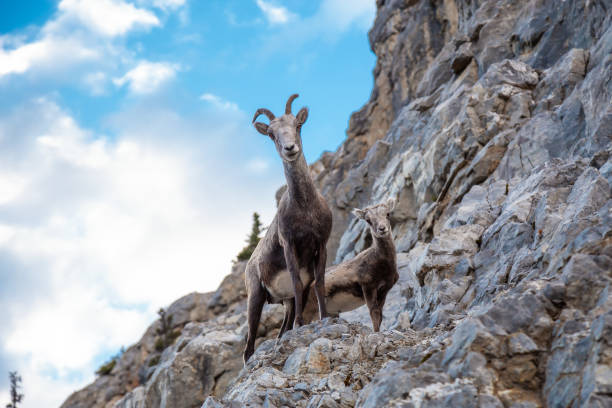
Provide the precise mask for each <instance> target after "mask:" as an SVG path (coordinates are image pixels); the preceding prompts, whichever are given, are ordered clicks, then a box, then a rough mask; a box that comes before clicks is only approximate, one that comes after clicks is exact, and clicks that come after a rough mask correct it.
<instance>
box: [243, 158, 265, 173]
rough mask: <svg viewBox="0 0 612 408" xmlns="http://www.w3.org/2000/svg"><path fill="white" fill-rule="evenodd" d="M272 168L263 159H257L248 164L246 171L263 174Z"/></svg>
mask: <svg viewBox="0 0 612 408" xmlns="http://www.w3.org/2000/svg"><path fill="white" fill-rule="evenodd" d="M269 167H270V163H269V162H268V161H267V160H266V159H263V158H261V157H255V158H253V159H251V160H249V161H248V162H247V163H246V169H247V170H249V171H251V172H253V173H263V172H265V171H266V170H268V168H269Z"/></svg>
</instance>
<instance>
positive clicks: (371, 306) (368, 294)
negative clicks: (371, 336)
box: [363, 288, 386, 332]
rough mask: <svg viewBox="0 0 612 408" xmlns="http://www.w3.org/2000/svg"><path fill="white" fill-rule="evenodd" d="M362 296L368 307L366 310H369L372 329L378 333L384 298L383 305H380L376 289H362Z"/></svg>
mask: <svg viewBox="0 0 612 408" xmlns="http://www.w3.org/2000/svg"><path fill="white" fill-rule="evenodd" d="M385 295H386V293H385ZM363 296H364V298H365V301H366V305H368V310H370V319H372V327H373V328H374V331H375V332H377V331H380V324H381V322H382V307H383V305H384V297H383V303H380V298H379V296H378V291H377V290H376V288H363Z"/></svg>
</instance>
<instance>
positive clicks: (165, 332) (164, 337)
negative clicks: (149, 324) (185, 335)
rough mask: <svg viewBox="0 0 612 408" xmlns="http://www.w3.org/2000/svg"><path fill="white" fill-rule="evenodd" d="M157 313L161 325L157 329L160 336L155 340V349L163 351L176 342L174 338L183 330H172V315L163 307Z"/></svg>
mask: <svg viewBox="0 0 612 408" xmlns="http://www.w3.org/2000/svg"><path fill="white" fill-rule="evenodd" d="M157 314H158V315H159V321H160V327H159V328H158V329H157V335H158V336H159V337H158V338H157V340H155V350H156V351H159V352H161V351H164V350H165V349H166V347H168V346H170V345H172V344H173V343H174V340H176V338H177V337H178V336H180V335H181V331H180V330H172V315H169V314H168V312H167V311H166V310H165V309H164V308H163V307H162V308H160V309H159V310H158V311H157Z"/></svg>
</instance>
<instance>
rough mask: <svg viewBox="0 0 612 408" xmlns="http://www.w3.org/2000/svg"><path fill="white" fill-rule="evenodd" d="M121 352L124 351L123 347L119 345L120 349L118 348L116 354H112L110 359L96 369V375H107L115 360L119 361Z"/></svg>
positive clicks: (115, 362) (113, 366) (111, 369)
mask: <svg viewBox="0 0 612 408" xmlns="http://www.w3.org/2000/svg"><path fill="white" fill-rule="evenodd" d="M123 353H125V348H123V347H121V349H119V352H118V353H117V354H115V355H114V356H112V357H111V358H110V360H108V361H107V362H106V363H104V364H102V365H101V366H100V368H98V369H97V370H96V375H109V374H110V373H111V371H113V368H115V365H116V364H117V361H119V359H120V358H121V356H122V355H123Z"/></svg>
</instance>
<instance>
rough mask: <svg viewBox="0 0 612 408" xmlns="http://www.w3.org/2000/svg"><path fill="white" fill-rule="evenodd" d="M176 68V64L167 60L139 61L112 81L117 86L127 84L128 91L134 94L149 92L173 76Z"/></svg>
mask: <svg viewBox="0 0 612 408" xmlns="http://www.w3.org/2000/svg"><path fill="white" fill-rule="evenodd" d="M178 68H179V67H178V65H176V64H171V63H168V62H149V61H141V62H139V63H138V65H136V67H134V68H132V69H131V70H130V71H128V72H127V73H126V74H125V75H124V76H122V77H121V78H115V79H114V80H113V82H114V83H115V85H117V86H123V85H124V84H126V83H127V84H129V88H130V91H131V92H133V93H135V94H150V93H153V92H155V91H156V90H157V89H158V88H159V87H161V86H162V85H163V84H165V83H166V82H168V81H169V80H171V79H172V78H174V76H175V75H176V71H177V70H178Z"/></svg>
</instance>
